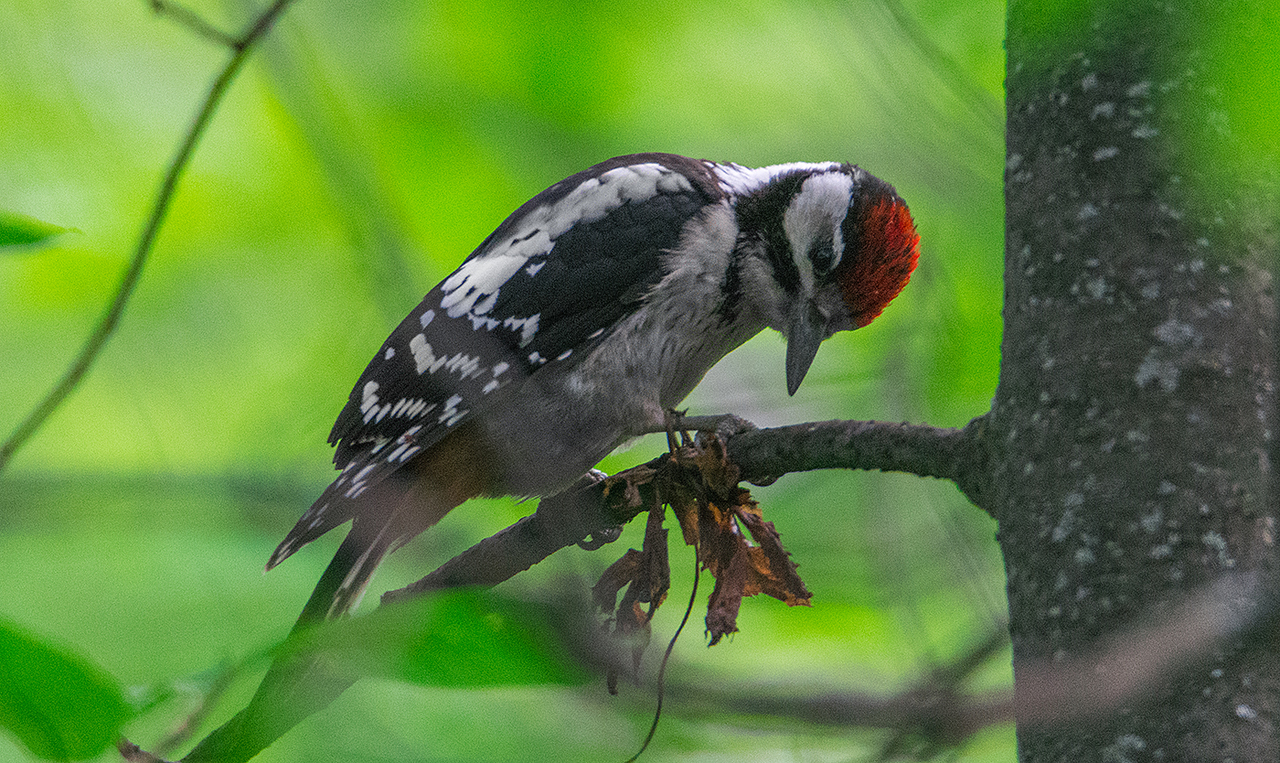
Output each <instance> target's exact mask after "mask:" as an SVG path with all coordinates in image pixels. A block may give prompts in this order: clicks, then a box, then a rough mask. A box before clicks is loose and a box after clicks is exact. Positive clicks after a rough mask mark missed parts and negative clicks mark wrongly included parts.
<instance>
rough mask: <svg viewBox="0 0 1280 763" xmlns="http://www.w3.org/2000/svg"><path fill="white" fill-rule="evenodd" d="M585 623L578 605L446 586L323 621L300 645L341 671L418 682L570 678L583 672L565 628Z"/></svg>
mask: <svg viewBox="0 0 1280 763" xmlns="http://www.w3.org/2000/svg"><path fill="white" fill-rule="evenodd" d="M587 622H588V621H587V619H586V615H585V611H584V614H583V615H582V616H581V617H576V616H575V615H574V614H573V613H572V612H566V611H565V610H564V609H563V608H561V607H559V606H553V607H547V606H545V605H535V604H531V603H527V602H521V601H515V600H512V599H508V598H504V597H500V596H497V595H495V594H492V593H489V592H484V591H478V590H465V589H464V590H452V591H443V592H440V593H436V594H432V595H431V596H430V597H428V598H427V599H426V600H424V601H414V602H408V603H403V604H396V605H393V606H387V607H381V608H379V609H378V610H377V611H375V612H372V613H370V614H369V615H366V616H363V617H359V618H354V619H351V620H346V621H342V622H338V623H333V624H326V625H322V626H320V627H319V628H317V629H316V630H315V632H313V633H312V634H311V636H310V637H309V638H304V639H302V646H303V648H304V649H306V650H307V651H310V652H313V653H315V654H317V655H319V656H321V657H323V658H325V659H326V660H327V661H328V662H329V664H330V665H331V666H333V667H336V668H338V669H340V670H342V669H345V670H350V671H352V672H354V673H356V674H361V675H381V676H384V677H388V678H397V679H400V680H404V681H409V682H412V683H416V684H420V685H424V686H451V687H477V686H509V685H517V684H518V685H531V684H573V683H581V682H583V681H585V680H587V678H588V672H587V670H586V668H585V667H584V666H583V665H582V664H581V662H580V661H579V660H577V659H575V658H574V656H573V654H572V653H571V650H570V648H569V644H570V643H572V642H573V641H576V639H574V638H573V633H572V632H571V631H570V629H574V630H576V631H577V633H583V632H585V631H583V630H582V629H583V628H584V627H586V624H587Z"/></svg>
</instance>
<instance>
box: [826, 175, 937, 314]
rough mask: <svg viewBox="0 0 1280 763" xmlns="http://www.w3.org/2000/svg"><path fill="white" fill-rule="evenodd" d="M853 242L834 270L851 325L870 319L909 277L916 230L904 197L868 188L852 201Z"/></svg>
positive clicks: (916, 251) (913, 262)
mask: <svg viewBox="0 0 1280 763" xmlns="http://www.w3.org/2000/svg"><path fill="white" fill-rule="evenodd" d="M853 213H854V215H855V221H856V224H855V226H854V230H856V231H857V239H856V241H857V243H856V244H855V247H856V248H855V249H854V250H853V251H846V252H845V255H844V258H843V261H842V262H841V263H840V267H839V268H838V270H840V271H843V272H839V273H838V274H837V276H838V278H839V280H840V287H841V290H842V291H843V293H844V302H845V305H847V306H848V308H849V315H850V317H851V318H852V319H853V325H854V327H855V328H861V327H863V326H865V325H867V324H868V323H870V322H871V321H872V320H874V319H875V317H876V316H877V315H879V314H880V313H881V312H882V311H883V310H884V308H885V306H886V305H888V304H889V303H890V302H891V301H892V300H893V298H894V297H896V296H898V294H899V293H901V292H902V289H903V288H904V287H905V286H906V285H907V281H909V280H911V272H912V271H913V270H915V269H916V260H917V259H919V257H920V235H919V234H918V233H916V226H915V223H914V222H912V220H911V212H910V210H908V209H907V205H906V202H904V201H903V200H902V199H900V198H898V195H897V194H896V193H894V192H893V191H892V190H891V189H886V190H881V191H879V192H868V193H867V194H866V195H865V196H864V197H863V198H862V199H860V200H859V201H858V202H857V203H856V204H855V206H854V209H853Z"/></svg>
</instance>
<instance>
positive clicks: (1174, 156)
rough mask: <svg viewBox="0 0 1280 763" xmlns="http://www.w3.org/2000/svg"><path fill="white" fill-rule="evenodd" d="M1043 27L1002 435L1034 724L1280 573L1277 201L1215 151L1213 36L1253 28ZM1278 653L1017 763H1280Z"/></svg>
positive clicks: (1025, 117) (1020, 143)
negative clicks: (1231, 584) (1258, 579)
mask: <svg viewBox="0 0 1280 763" xmlns="http://www.w3.org/2000/svg"><path fill="white" fill-rule="evenodd" d="M1043 5H1044V4H1036V3H1030V2H1025V1H1019V0H1012V1H1011V2H1010V4H1009V11H1008V14H1009V15H1008V41H1007V49H1008V70H1007V75H1008V79H1007V89H1008V128H1007V129H1008V136H1007V137H1008V155H1007V166H1006V177H1005V181H1006V182H1005V189H1006V191H1005V201H1006V244H1005V247H1006V252H1005V306H1004V320H1005V334H1004V344H1003V348H1002V359H1003V360H1002V367H1001V373H1000V383H999V387H998V390H997V393H996V399H995V401H994V405H993V409H992V412H991V415H990V416H989V420H988V422H987V424H986V431H985V432H984V440H985V442H986V443H987V444H988V447H989V448H990V458H991V462H990V463H991V467H992V469H993V473H992V474H991V482H990V485H991V488H990V493H989V494H988V495H986V496H985V500H984V501H983V503H984V505H985V507H986V508H988V509H989V510H990V511H991V512H992V513H993V514H994V515H995V516H996V518H997V520H998V521H999V528H1000V529H999V542H1000V546H1001V549H1002V552H1003V554H1004V559H1005V566H1006V571H1007V573H1008V591H1009V609H1010V630H1011V634H1012V639H1013V649H1014V673H1015V684H1016V688H1015V693H1016V694H1017V695H1018V697H1019V701H1021V699H1022V698H1023V697H1025V696H1026V695H1027V694H1028V693H1029V692H1030V691H1031V690H1032V689H1033V688H1034V687H1031V686H1030V685H1029V683H1028V682H1030V681H1032V680H1034V676H1038V675H1041V671H1040V668H1042V667H1044V666H1046V665H1053V664H1064V662H1066V661H1070V662H1071V663H1073V664H1076V663H1078V664H1081V665H1084V666H1086V667H1087V668H1088V669H1091V670H1092V671H1093V672H1092V673H1090V677H1091V680H1096V681H1097V684H1098V686H1100V687H1104V688H1105V686H1106V682H1107V680H1108V669H1107V668H1106V667H1105V663H1104V662H1103V661H1102V657H1101V655H1102V653H1103V645H1104V644H1107V643H1112V642H1113V641H1114V639H1115V638H1116V637H1117V635H1119V636H1120V637H1121V638H1123V634H1124V633H1132V632H1133V631H1132V630H1131V629H1132V627H1133V626H1134V625H1135V624H1140V623H1141V622H1142V621H1143V620H1144V618H1151V617H1158V616H1159V615H1160V614H1161V613H1167V612H1171V611H1173V609H1174V608H1175V607H1176V606H1177V605H1178V604H1179V603H1181V602H1184V601H1186V598H1187V597H1188V595H1189V594H1191V593H1192V592H1193V591H1196V590H1199V589H1200V588H1201V587H1202V586H1203V585H1205V584H1207V583H1209V582H1211V581H1213V580H1215V579H1216V578H1218V577H1219V576H1220V575H1222V574H1223V573H1228V572H1231V573H1238V572H1241V571H1248V570H1265V569H1267V565H1269V564H1271V563H1272V561H1271V560H1272V559H1273V557H1274V555H1275V549H1274V545H1273V534H1274V527H1275V525H1274V522H1275V514H1276V511H1275V507H1274V505H1273V501H1272V497H1271V493H1272V491H1271V485H1270V480H1271V447H1272V445H1271V436H1272V431H1273V429H1274V426H1275V406H1274V396H1273V387H1272V385H1273V380H1274V378H1275V367H1276V354H1275V344H1274V341H1273V335H1274V331H1275V308H1274V304H1273V293H1272V280H1271V274H1270V270H1271V266H1272V262H1273V261H1274V259H1275V257H1276V255H1277V245H1276V219H1277V215H1276V203H1275V196H1274V195H1272V194H1270V193H1269V192H1268V190H1269V189H1271V188H1272V187H1273V186H1271V185H1269V184H1267V183H1251V182H1244V181H1243V180H1242V179H1241V178H1240V177H1237V176H1234V175H1232V174H1231V172H1230V171H1229V168H1227V167H1226V166H1225V164H1224V163H1223V162H1218V161H1216V160H1215V159H1216V157H1215V156H1214V155H1211V154H1207V153H1206V151H1207V149H1208V147H1210V146H1215V145H1216V146H1224V145H1225V146H1228V147H1230V146H1231V145H1232V143H1231V142H1232V136H1231V133H1230V126H1229V125H1225V124H1224V120H1225V117H1224V114H1225V113H1226V112H1224V111H1223V107H1222V106H1221V104H1220V102H1219V96H1220V93H1218V92H1217V91H1216V90H1215V87H1214V85H1215V83H1214V81H1213V79H1212V77H1211V76H1210V73H1211V71H1212V65H1213V63H1214V60H1215V55H1218V53H1217V52H1216V51H1215V50H1214V49H1213V48H1212V39H1213V35H1212V34H1207V33H1206V30H1212V29H1222V28H1223V27H1222V23H1221V22H1224V21H1225V22H1230V21H1231V20H1232V19H1231V18H1230V16H1231V14H1236V13H1240V12H1241V11H1242V9H1240V8H1232V9H1221V8H1217V7H1215V6H1211V5H1209V4H1204V5H1198V4H1196V3H1188V4H1186V5H1185V7H1180V6H1179V4H1178V3H1165V2H1163V1H1161V2H1155V1H1154V0H1137V1H1136V2H1135V1H1134V0H1122V1H1121V2H1114V1H1108V2H1102V3H1097V4H1069V6H1061V7H1060V8H1054V9H1048V10H1046V9H1045V8H1044V7H1038V6H1043ZM1062 7H1069V8H1070V10H1068V11H1063V10H1061V8H1062ZM1068 16H1069V17H1068ZM1245 148H1247V147H1245ZM1127 629H1128V630H1127ZM1267 641H1268V640H1267V639H1252V640H1249V639H1246V638H1244V637H1242V636H1233V637H1232V638H1229V639H1227V640H1226V641H1224V642H1222V643H1218V644H1217V645H1216V646H1215V647H1214V648H1213V649H1212V650H1211V653H1210V654H1209V655H1208V656H1207V657H1204V656H1202V658H1201V659H1199V660H1198V661H1193V662H1191V663H1188V664H1186V665H1184V666H1183V667H1182V668H1181V669H1180V670H1177V671H1173V672H1170V673H1168V674H1166V675H1164V676H1162V680H1161V681H1160V682H1159V685H1158V686H1156V687H1153V688H1152V689H1151V690H1150V691H1149V692H1145V693H1144V694H1143V695H1142V696H1140V697H1139V698H1137V699H1134V698H1128V699H1125V700H1123V701H1120V702H1118V703H1117V706H1115V707H1110V708H1106V709H1105V712H1095V713H1089V712H1088V710H1089V708H1078V707H1077V708H1068V707H1064V708H1062V713H1061V716H1060V718H1058V719H1057V721H1056V722H1054V721H1046V719H1045V718H1043V717H1042V718H1037V719H1027V718H1024V717H1020V718H1019V724H1018V750H1019V758H1020V760H1022V761H1023V762H1024V763H1030V762H1032V761H1034V762H1035V763H1042V762H1044V761H1071V762H1072V763H1075V762H1076V761H1130V760H1132V761H1140V760H1159V761H1184V760H1185V761H1207V760H1229V759H1230V760H1234V761H1237V762H1238V763H1240V762H1243V761H1276V760H1280V730H1278V729H1277V726H1276V721H1277V711H1278V709H1280V707H1278V705H1280V659H1278V655H1277V649H1276V646H1275V644H1274V643H1266V642H1267ZM1153 648H1156V649H1159V648H1161V644H1160V643H1159V642H1157V643H1156V644H1155V645H1154V647H1153ZM1105 694H1106V692H1105V691H1102V690H1100V691H1099V696H1102V695H1105ZM1104 704H1105V703H1100V708H1101V706H1102V705H1104ZM1100 708H1096V709H1100Z"/></svg>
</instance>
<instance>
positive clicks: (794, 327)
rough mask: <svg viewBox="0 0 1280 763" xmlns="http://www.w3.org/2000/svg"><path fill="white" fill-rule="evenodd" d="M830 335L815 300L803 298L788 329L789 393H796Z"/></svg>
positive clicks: (824, 317) (825, 320) (824, 318)
mask: <svg viewBox="0 0 1280 763" xmlns="http://www.w3.org/2000/svg"><path fill="white" fill-rule="evenodd" d="M828 336H830V332H829V331H827V318H826V316H824V315H823V314H822V311H820V310H819V309H818V306H817V305H816V304H814V302H813V300H810V299H805V300H801V302H800V305H799V308H798V309H797V310H796V313H795V316H794V317H793V318H792V320H791V327H790V329H789V330H788V331H787V394H788V395H794V394H795V393H796V390H798V389H800V382H802V381H804V375H805V374H806V373H808V372H809V366H810V365H812V364H813V358H814V356H816V355H817V354H818V347H819V346H821V344H822V340H824V339H826V338H827V337H828Z"/></svg>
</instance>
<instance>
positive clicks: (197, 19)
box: [151, 0, 241, 50]
mask: <svg viewBox="0 0 1280 763" xmlns="http://www.w3.org/2000/svg"><path fill="white" fill-rule="evenodd" d="M151 10H153V11H155V12H156V14H157V15H159V16H168V17H169V18H170V19H173V20H174V21H175V22H177V23H179V24H181V25H182V26H184V27H186V28H187V29H189V30H191V31H192V32H194V33H195V34H196V35H197V36H199V37H204V38H206V39H208V40H212V41H213V42H216V43H218V44H219V45H225V46H226V47H228V48H231V49H232V50H236V49H237V48H239V47H240V45H241V40H240V38H237V37H232V36H231V35H229V34H227V33H226V32H224V31H222V30H221V29H219V28H217V27H216V26H214V25H213V24H210V23H209V22H208V21H205V20H204V17H202V16H201V15H200V14H198V13H196V12H195V11H193V10H191V9H190V8H188V7H186V6H185V5H178V4H177V3H171V2H169V0H151Z"/></svg>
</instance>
